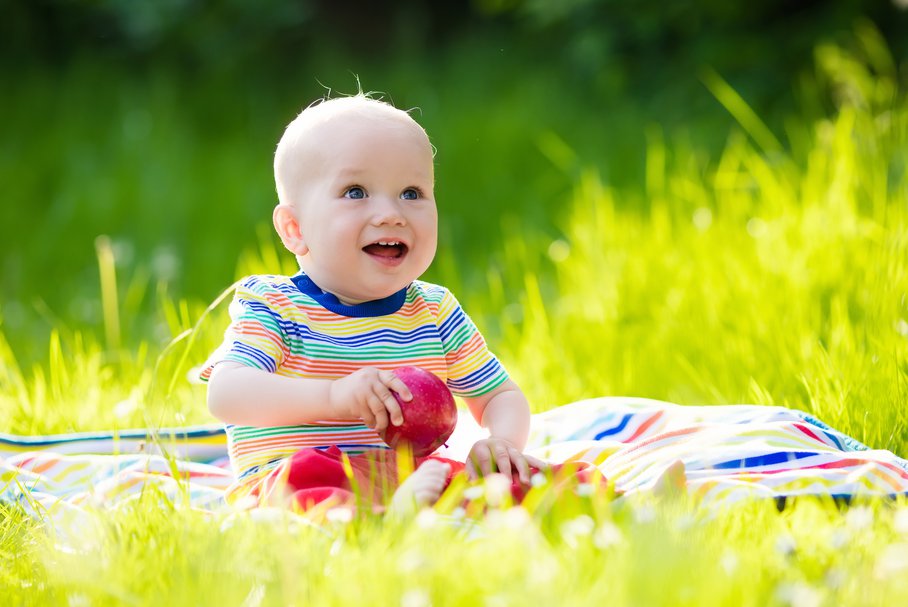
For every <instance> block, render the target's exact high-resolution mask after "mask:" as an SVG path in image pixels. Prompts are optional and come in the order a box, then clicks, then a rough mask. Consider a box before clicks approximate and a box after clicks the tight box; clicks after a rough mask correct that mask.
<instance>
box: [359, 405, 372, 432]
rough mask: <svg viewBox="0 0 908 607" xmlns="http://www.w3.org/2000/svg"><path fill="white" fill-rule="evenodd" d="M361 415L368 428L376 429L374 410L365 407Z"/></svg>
mask: <svg viewBox="0 0 908 607" xmlns="http://www.w3.org/2000/svg"><path fill="white" fill-rule="evenodd" d="M360 417H362V420H363V423H364V424H366V427H367V428H372V429H373V430H374V429H375V416H374V415H372V410H371V409H369V407H364V408H363V411H362V412H361V413H360Z"/></svg>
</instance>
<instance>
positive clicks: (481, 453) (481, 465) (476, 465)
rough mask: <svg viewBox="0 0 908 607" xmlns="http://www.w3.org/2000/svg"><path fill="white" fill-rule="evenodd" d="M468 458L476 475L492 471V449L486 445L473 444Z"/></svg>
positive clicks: (483, 474)
mask: <svg viewBox="0 0 908 607" xmlns="http://www.w3.org/2000/svg"><path fill="white" fill-rule="evenodd" d="M468 460H469V462H470V463H471V464H472V465H473V469H474V471H475V473H476V476H485V475H486V474H491V473H492V472H493V470H492V451H491V449H490V448H489V447H488V445H485V444H482V445H480V446H479V447H475V446H474V447H473V450H472V451H471V452H470V457H469V458H468ZM474 478H475V477H474Z"/></svg>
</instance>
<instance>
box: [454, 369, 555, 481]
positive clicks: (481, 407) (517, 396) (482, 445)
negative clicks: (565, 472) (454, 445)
mask: <svg viewBox="0 0 908 607" xmlns="http://www.w3.org/2000/svg"><path fill="white" fill-rule="evenodd" d="M465 401H466V403H467V406H468V407H469V408H470V411H471V412H472V413H473V416H474V417H476V419H477V420H478V421H479V422H480V425H482V427H484V428H488V430H489V438H487V439H483V440H480V441H477V442H476V444H475V445H473V448H472V449H471V450H470V455H469V456H468V458H467V472H468V473H469V475H470V476H471V477H474V478H475V477H476V476H480V475H483V474H488V473H490V472H492V471H493V469H497V470H498V471H500V472H502V473H503V474H506V475H508V476H510V475H511V473H512V468H513V469H516V472H517V475H518V477H519V478H520V480H521V482H523V483H528V482H529V480H530V470H529V468H530V466H535V467H537V468H544V467H545V466H546V464H545V462H543V461H541V460H538V459H536V458H534V457H530V456H526V455H524V454H523V453H522V451H523V448H524V447H525V446H526V441H527V436H528V434H529V431H530V406H529V403H528V402H527V399H526V396H524V394H523V391H522V390H521V389H520V387H519V386H518V385H517V384H516V383H514V381H512V380H510V379H509V380H507V381H505V382H504V383H503V384H501V385H500V386H499V387H497V388H496V389H494V390H492V391H491V392H489V393H488V394H484V395H482V396H478V397H475V398H467V399H465Z"/></svg>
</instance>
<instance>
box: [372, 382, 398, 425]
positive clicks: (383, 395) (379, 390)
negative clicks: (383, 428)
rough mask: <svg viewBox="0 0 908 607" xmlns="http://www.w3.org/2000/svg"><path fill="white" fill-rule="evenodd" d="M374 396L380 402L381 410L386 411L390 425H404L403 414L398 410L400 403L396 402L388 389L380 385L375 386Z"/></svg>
mask: <svg viewBox="0 0 908 607" xmlns="http://www.w3.org/2000/svg"><path fill="white" fill-rule="evenodd" d="M375 395H376V396H377V397H378V399H379V400H380V401H381V403H382V408H383V409H384V410H385V411H387V415H388V416H389V417H390V418H391V423H392V424H394V425H395V426H399V425H401V424H402V423H404V414H403V413H402V412H401V410H400V403H398V402H397V399H396V398H394V395H393V394H391V391H390V390H388V388H386V387H385V386H384V385H382V384H379V385H377V386H375Z"/></svg>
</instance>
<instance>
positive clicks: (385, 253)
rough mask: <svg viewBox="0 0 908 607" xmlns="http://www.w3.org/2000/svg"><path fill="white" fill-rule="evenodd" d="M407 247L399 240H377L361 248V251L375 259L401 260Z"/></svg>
mask: <svg viewBox="0 0 908 607" xmlns="http://www.w3.org/2000/svg"><path fill="white" fill-rule="evenodd" d="M407 250H408V247H407V245H405V244H404V243H402V242H400V241H399V240H379V241H378V242H373V243H372V244H369V245H366V246H364V247H363V251H365V252H366V253H368V254H369V255H373V256H375V257H381V258H384V259H387V260H392V259H401V258H402V257H403V256H404V255H406V254H407Z"/></svg>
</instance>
